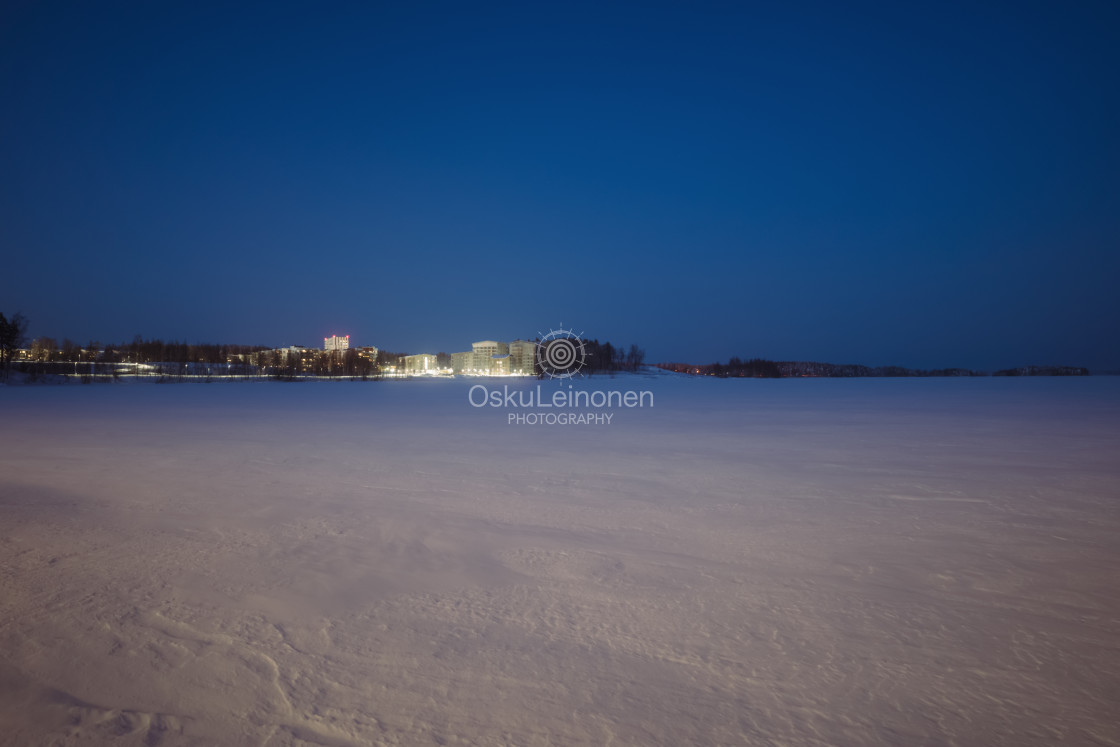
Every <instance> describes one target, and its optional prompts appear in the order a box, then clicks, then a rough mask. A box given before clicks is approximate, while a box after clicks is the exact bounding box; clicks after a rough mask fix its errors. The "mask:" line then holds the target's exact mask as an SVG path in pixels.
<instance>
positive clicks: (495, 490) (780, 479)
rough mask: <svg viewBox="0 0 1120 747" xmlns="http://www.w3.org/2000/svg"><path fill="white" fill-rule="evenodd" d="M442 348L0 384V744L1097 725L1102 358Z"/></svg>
mask: <svg viewBox="0 0 1120 747" xmlns="http://www.w3.org/2000/svg"><path fill="white" fill-rule="evenodd" d="M477 383H479V381H478V380H474V381H461V380H459V381H413V382H408V381H396V382H369V383H358V382H335V383H295V384H285V383H274V382H255V383H214V384H167V385H157V384H119V385H91V386H81V385H76V384H75V385H68V386H52V387H34V386H27V387H0V743H2V744H11V745H42V744H59V745H68V744H110V743H111V744H115V745H178V744H192V745H193V744H197V745H215V744H228V745H254V744H261V745H265V744H267V745H302V744H311V745H370V744H401V745H429V744H439V745H456V744H478V745H506V744H508V745H607V744H616V745H623V744H633V745H693V744H695V745H738V744H759V745H771V744H773V745H778V744H782V745H869V744H881V745H955V744H959V745H1053V744H1057V743H1067V744H1079V745H1092V744H1100V745H1116V744H1120V716H1118V715H1117V705H1116V704H1117V703H1118V702H1120V378H1115V377H1099V378H1088V379H1006V378H1001V379H990V378H985V379H940V380H939V379H926V380H907V379H878V380H779V381H760V380H725V381H720V380H712V379H690V378H681V377H676V376H672V375H658V376H652V377H635V376H630V377H619V378H615V379H606V378H604V379H596V380H594V381H591V382H587V381H585V382H583V383H582V384H580V386H581V387H583V388H588V387H590V388H602V389H635V390H641V389H648V390H650V391H652V392H653V393H654V398H655V400H654V407H652V408H649V407H645V408H641V409H638V408H633V409H627V408H615V409H614V411H613V414H614V417H613V419H612V422H611V424H610V425H609V426H605V425H590V426H536V427H533V426H516V425H507V419H508V418H507V414H508V412H510V411H507V410H505V409H499V408H488V407H487V408H473V407H471V406H470V404H469V403H468V401H467V394H468V388H469V387H470V386H471V385H473V384H477ZM485 383H487V384H488V385H493V382H485ZM536 384H537V382H535V381H534V382H531V383H525V382H522V383H521V384H519V385H517V386H521V387H527V386H532V387H535V386H536ZM499 386H500V383H499ZM545 386H546V388H547V386H549V385H547V384H546V385H545ZM552 388H553V389H555V385H552Z"/></svg>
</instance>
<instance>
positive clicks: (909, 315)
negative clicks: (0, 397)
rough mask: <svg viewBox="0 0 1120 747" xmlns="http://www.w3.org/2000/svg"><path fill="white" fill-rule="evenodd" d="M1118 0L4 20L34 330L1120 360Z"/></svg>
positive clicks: (885, 359) (903, 359)
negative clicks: (544, 337) (576, 339)
mask: <svg viewBox="0 0 1120 747" xmlns="http://www.w3.org/2000/svg"><path fill="white" fill-rule="evenodd" d="M1117 69H1120V6H1117V5H1116V4H1115V3H1106V2H1081V3H1075V4H1069V5H1061V6H1059V5H1057V4H1035V5H1023V4H1012V3H1007V4H999V3H997V4H983V5H977V4H974V3H963V2H962V3H937V4H929V5H926V6H915V5H911V4H898V3H886V2H870V3H865V4H862V5H860V6H859V7H858V8H854V6H847V5H845V6H841V5H837V4H834V3H825V2H810V3H808V4H802V5H798V6H796V7H795V6H788V7H787V6H782V5H777V6H775V5H772V4H770V5H760V6H754V5H752V4H740V5H731V6H728V5H723V4H705V3H701V4H689V5H687V6H686V5H682V4H657V3H653V4H649V3H643V4H637V3H581V2H575V3H565V4H563V5H562V6H537V5H532V4H529V5H526V4H514V3H496V4H483V5H471V6H467V5H454V4H448V5H437V6H421V5H415V4H403V5H402V4H379V3H370V4H359V5H349V6H331V7H327V8H323V7H313V6H310V5H306V6H301V5H298V4H297V5H276V4H261V5H254V4H245V5H243V4H238V5H236V6H206V5H198V4H191V5H184V6H171V5H166V4H156V5H151V4H139V3H136V4H118V5H103V4H87V5H69V6H58V5H51V4H42V3H9V4H7V5H6V6H5V7H4V9H3V10H0V95H2V96H3V100H4V102H5V116H4V117H3V118H0V255H2V256H3V257H4V261H3V276H4V278H5V279H6V280H7V281H8V282H7V283H5V284H4V288H3V290H2V291H0V311H3V312H4V313H5V314H9V315H10V314H12V313H15V312H17V311H22V312H23V313H24V314H26V315H27V317H28V319H29V320H30V328H29V333H30V334H31V335H32V336H50V337H54V338H56V339H62V338H64V337H69V338H72V339H74V340H75V341H78V342H81V343H85V342H86V341H88V340H90V339H97V340H101V341H105V342H125V341H128V340H131V339H132V338H133V337H134V336H135V335H138V334H139V335H141V336H143V337H145V338H162V339H166V340H171V339H176V340H184V341H188V342H212V343H239V344H261V345H268V346H273V347H279V346H283V345H293V344H299V345H312V346H313V345H316V344H317V341H318V340H319V339H322V338H323V337H324V336H325V335H326V336H329V335H332V334H340V335H345V334H350V335H351V336H352V340H353V341H354V343H355V344H356V345H357V344H373V345H377V346H378V347H380V348H382V349H385V350H394V351H396V350H400V351H413V352H425V351H431V352H436V351H446V352H453V351H456V350H460V349H461V346H462V344H463V343H462V341H464V340H477V339H495V340H513V339H517V338H526V337H532V336H535V335H536V334H537V333H542V334H543V333H547V332H548V331H549V329H551V328H554V327H557V326H559V325H560V324H564V325H565V326H568V327H571V328H573V329H575V330H577V331H581V330H582V331H584V332H585V333H586V334H587V336H588V337H593V338H597V339H599V340H610V341H611V342H612V343H615V344H619V345H630V344H637V345H639V346H641V347H642V348H644V349H645V350H646V353H647V356H646V359H647V360H648V361H682V362H690V363H705V362H714V361H726V360H728V359H729V358H730V357H732V356H738V357H742V358H749V357H762V358H768V359H771V360H811V361H827V362H834V363H860V364H865V365H869V366H880V365H900V366H907V367H913V368H934V367H965V368H973V369H981V370H995V369H1000V368H1006V367H1011V366H1023V365H1032V364H1038V365H1076V366H1087V367H1089V368H1091V369H1094V370H1114V369H1120V349H1118V348H1117V346H1116V344H1115V340H1116V339H1120V301H1118V300H1117V294H1116V292H1115V287H1114V286H1115V283H1116V278H1117V277H1120V252H1118V251H1117V247H1120V190H1118V189H1117V186H1116V178H1117V177H1116V174H1118V173H1120V141H1118V139H1117V138H1116V132H1120V92H1118V89H1117V86H1116V85H1115V80H1114V75H1115V73H1114V71H1115V70H1117Z"/></svg>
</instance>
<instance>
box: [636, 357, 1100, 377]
mask: <svg viewBox="0 0 1120 747" xmlns="http://www.w3.org/2000/svg"><path fill="white" fill-rule="evenodd" d="M657 367H658V368H662V369H665V370H666V371H675V372H677V373H684V374H690V375H693V376H718V377H720V378H725V379H726V378H747V379H787V378H808V377H821V378H864V377H904V376H1088V375H1089V369H1087V368H1084V367H1081V366H1022V367H1020V368H1005V369H1002V370H1000V371H995V372H993V373H988V372H986V371H973V370H971V369H968V368H935V369H921V368H903V367H902V366H861V365H859V364H855V363H841V364H837V363H817V362H814V361H770V360H766V359H764V358H751V359H750V360H746V361H743V360H740V359H739V358H732V359H731V360H729V361H728V362H727V363H709V364H706V365H699V366H698V365H694V364H691V363H658V364H657Z"/></svg>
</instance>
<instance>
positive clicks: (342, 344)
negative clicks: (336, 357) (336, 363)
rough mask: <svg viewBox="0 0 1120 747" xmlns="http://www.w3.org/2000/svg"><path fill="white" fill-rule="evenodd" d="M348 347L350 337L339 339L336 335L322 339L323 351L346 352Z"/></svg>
mask: <svg viewBox="0 0 1120 747" xmlns="http://www.w3.org/2000/svg"><path fill="white" fill-rule="evenodd" d="M349 347H350V335H346V337H339V336H338V335H331V336H330V337H324V338H323V350H338V351H343V350H347V349H349Z"/></svg>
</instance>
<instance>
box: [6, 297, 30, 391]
mask: <svg viewBox="0 0 1120 747" xmlns="http://www.w3.org/2000/svg"><path fill="white" fill-rule="evenodd" d="M26 336H27V317H25V316H24V315H23V314H21V313H20V312H18V311H17V312H16V313H15V314H13V315H12V318H11V319H6V318H5V317H4V315H3V314H0V369H2V370H3V372H4V378H5V379H6V378H7V377H8V371H9V370H10V369H11V366H12V359H13V358H14V357H15V354H16V351H17V350H19V349H20V347H22V345H23V342H24V340H25V339H26Z"/></svg>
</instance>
